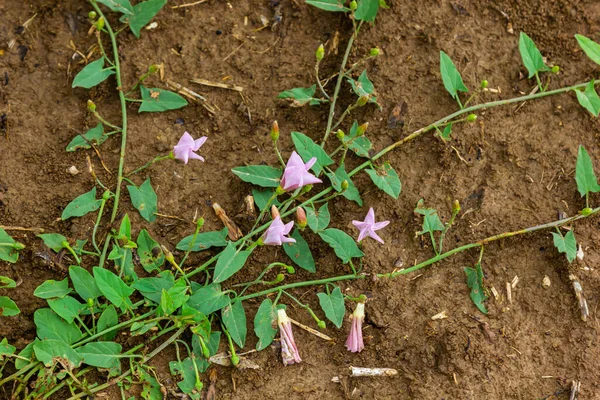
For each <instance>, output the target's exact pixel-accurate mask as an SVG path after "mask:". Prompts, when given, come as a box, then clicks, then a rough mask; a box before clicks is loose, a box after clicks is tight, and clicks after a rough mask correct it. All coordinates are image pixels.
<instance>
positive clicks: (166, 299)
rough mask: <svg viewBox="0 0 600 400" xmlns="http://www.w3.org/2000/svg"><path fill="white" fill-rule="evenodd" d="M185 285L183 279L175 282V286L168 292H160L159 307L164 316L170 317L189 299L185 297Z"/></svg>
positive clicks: (186, 288)
mask: <svg viewBox="0 0 600 400" xmlns="http://www.w3.org/2000/svg"><path fill="white" fill-rule="evenodd" d="M187 290H188V287H187V284H186V281H185V280H184V279H183V278H180V279H178V280H177V282H175V285H173V287H171V288H170V289H169V290H165V289H163V290H162V294H161V298H160V303H159V304H160V307H161V309H162V311H163V313H164V314H165V315H170V314H173V312H175V310H177V309H178V308H179V307H181V306H182V305H183V304H184V303H185V302H186V301H187V299H188V298H189V296H187Z"/></svg>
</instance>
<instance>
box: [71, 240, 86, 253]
mask: <svg viewBox="0 0 600 400" xmlns="http://www.w3.org/2000/svg"><path fill="white" fill-rule="evenodd" d="M86 243H87V239H86V240H81V239H77V240H76V241H75V246H73V251H74V252H75V253H76V254H79V255H81V254H83V248H84V246H85V244H86Z"/></svg>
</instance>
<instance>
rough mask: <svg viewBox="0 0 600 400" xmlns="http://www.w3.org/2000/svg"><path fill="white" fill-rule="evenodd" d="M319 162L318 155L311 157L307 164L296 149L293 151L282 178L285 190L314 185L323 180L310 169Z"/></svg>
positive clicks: (282, 186) (282, 185)
mask: <svg viewBox="0 0 600 400" xmlns="http://www.w3.org/2000/svg"><path fill="white" fill-rule="evenodd" d="M316 162H317V157H313V158H311V159H310V160H309V161H308V162H307V163H306V164H305V163H304V161H302V158H300V156H299V155H298V153H296V152H295V151H294V152H292V155H291V156H290V159H289V160H288V162H287V165H286V166H285V171H283V178H281V188H282V189H283V190H285V191H288V190H294V189H298V188H299V187H302V186H306V185H312V184H313V183H321V182H323V181H322V180H320V179H319V178H317V177H316V176H314V175H313V174H311V173H310V172H308V170H309V169H310V168H311V167H312V166H313V165H314V164H315V163H316Z"/></svg>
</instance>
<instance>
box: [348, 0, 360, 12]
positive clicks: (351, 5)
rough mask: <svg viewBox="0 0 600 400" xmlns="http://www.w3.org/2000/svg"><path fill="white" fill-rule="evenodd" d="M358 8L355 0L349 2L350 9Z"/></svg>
mask: <svg viewBox="0 0 600 400" xmlns="http://www.w3.org/2000/svg"><path fill="white" fill-rule="evenodd" d="M357 8H358V4H357V3H356V1H355V0H352V1H351V2H350V11H355V10H356V9H357Z"/></svg>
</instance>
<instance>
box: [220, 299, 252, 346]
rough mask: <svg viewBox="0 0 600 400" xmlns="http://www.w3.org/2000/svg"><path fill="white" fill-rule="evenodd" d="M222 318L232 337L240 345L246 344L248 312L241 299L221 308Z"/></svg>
mask: <svg viewBox="0 0 600 400" xmlns="http://www.w3.org/2000/svg"><path fill="white" fill-rule="evenodd" d="M221 318H222V319H223V323H224V324H225V328H227V331H228V332H229V334H230V335H231V339H233V341H234V342H235V343H236V344H237V345H238V346H239V347H240V349H243V348H244V345H245V344H246V333H247V331H246V312H245V311H244V305H243V304H242V302H241V301H236V302H234V303H233V304H230V305H228V306H226V307H225V308H223V309H222V310H221Z"/></svg>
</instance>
